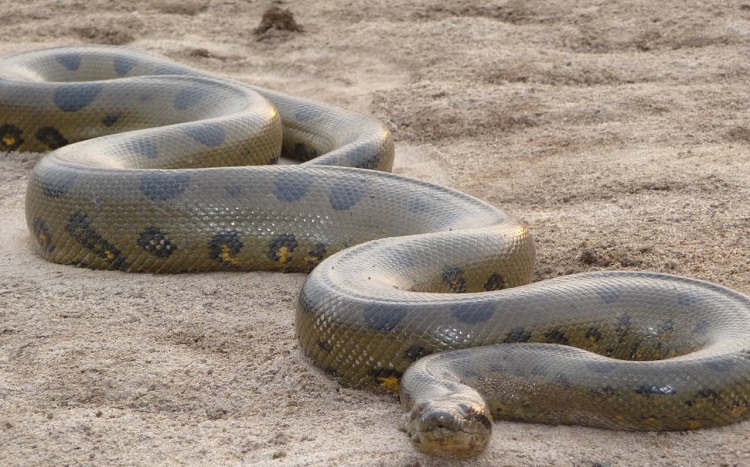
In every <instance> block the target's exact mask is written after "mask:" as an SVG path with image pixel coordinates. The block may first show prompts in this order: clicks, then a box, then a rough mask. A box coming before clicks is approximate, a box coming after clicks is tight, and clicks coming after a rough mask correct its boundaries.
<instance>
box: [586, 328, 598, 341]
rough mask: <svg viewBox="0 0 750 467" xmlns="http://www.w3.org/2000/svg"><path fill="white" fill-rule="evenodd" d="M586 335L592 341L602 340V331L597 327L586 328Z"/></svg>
mask: <svg viewBox="0 0 750 467" xmlns="http://www.w3.org/2000/svg"><path fill="white" fill-rule="evenodd" d="M584 337H586V339H588V340H589V341H591V343H594V344H595V343H597V342H599V341H600V340H602V333H601V331H599V329H597V328H588V329H586V333H585V334H584Z"/></svg>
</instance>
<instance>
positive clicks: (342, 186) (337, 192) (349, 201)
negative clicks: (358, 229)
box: [328, 179, 367, 211]
mask: <svg viewBox="0 0 750 467" xmlns="http://www.w3.org/2000/svg"><path fill="white" fill-rule="evenodd" d="M365 183H366V182H365V181H364V180H363V179H357V180H337V181H335V182H334V183H333V186H331V195H330V197H329V198H328V200H329V202H330V203H331V207H332V208H333V209H335V210H336V211H345V210H347V209H351V208H353V207H354V206H356V205H357V203H359V202H360V200H361V199H362V197H363V196H364V195H365V192H366V191H367V186H366V185H365Z"/></svg>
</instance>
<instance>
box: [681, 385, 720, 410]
mask: <svg viewBox="0 0 750 467" xmlns="http://www.w3.org/2000/svg"><path fill="white" fill-rule="evenodd" d="M719 397H720V396H719V393H718V392H716V391H714V390H713V389H701V390H700V391H698V392H697V393H696V394H695V397H694V398H693V399H689V400H686V401H685V405H687V406H688V407H692V406H694V405H696V404H697V403H698V401H697V400H696V399H703V400H706V399H708V400H712V401H716V400H719Z"/></svg>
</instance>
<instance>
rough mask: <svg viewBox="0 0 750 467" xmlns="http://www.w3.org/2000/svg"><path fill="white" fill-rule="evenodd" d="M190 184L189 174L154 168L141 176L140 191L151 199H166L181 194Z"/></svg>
mask: <svg viewBox="0 0 750 467" xmlns="http://www.w3.org/2000/svg"><path fill="white" fill-rule="evenodd" d="M188 185H190V175H188V174H186V173H179V172H177V173H174V172H171V171H168V170H154V171H152V172H148V173H145V174H143V175H142V176H141V186H140V189H141V192H142V193H143V194H144V195H146V196H147V197H148V198H149V199H150V200H152V201H166V200H169V199H172V198H175V197H177V196H179V195H181V194H182V193H183V192H184V191H185V190H186V189H187V187H188Z"/></svg>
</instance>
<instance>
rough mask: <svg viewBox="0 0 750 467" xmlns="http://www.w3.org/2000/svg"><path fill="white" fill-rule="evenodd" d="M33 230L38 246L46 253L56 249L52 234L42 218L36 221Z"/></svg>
mask: <svg viewBox="0 0 750 467" xmlns="http://www.w3.org/2000/svg"><path fill="white" fill-rule="evenodd" d="M32 230H33V232H34V238H35V239H36V242H37V245H39V248H41V250H42V251H44V252H45V253H50V252H51V251H52V250H54V249H55V245H54V244H53V243H52V234H51V233H50V231H49V227H48V226H47V223H46V222H44V220H43V219H42V218H40V217H37V218H36V219H34V222H33V224H32Z"/></svg>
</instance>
